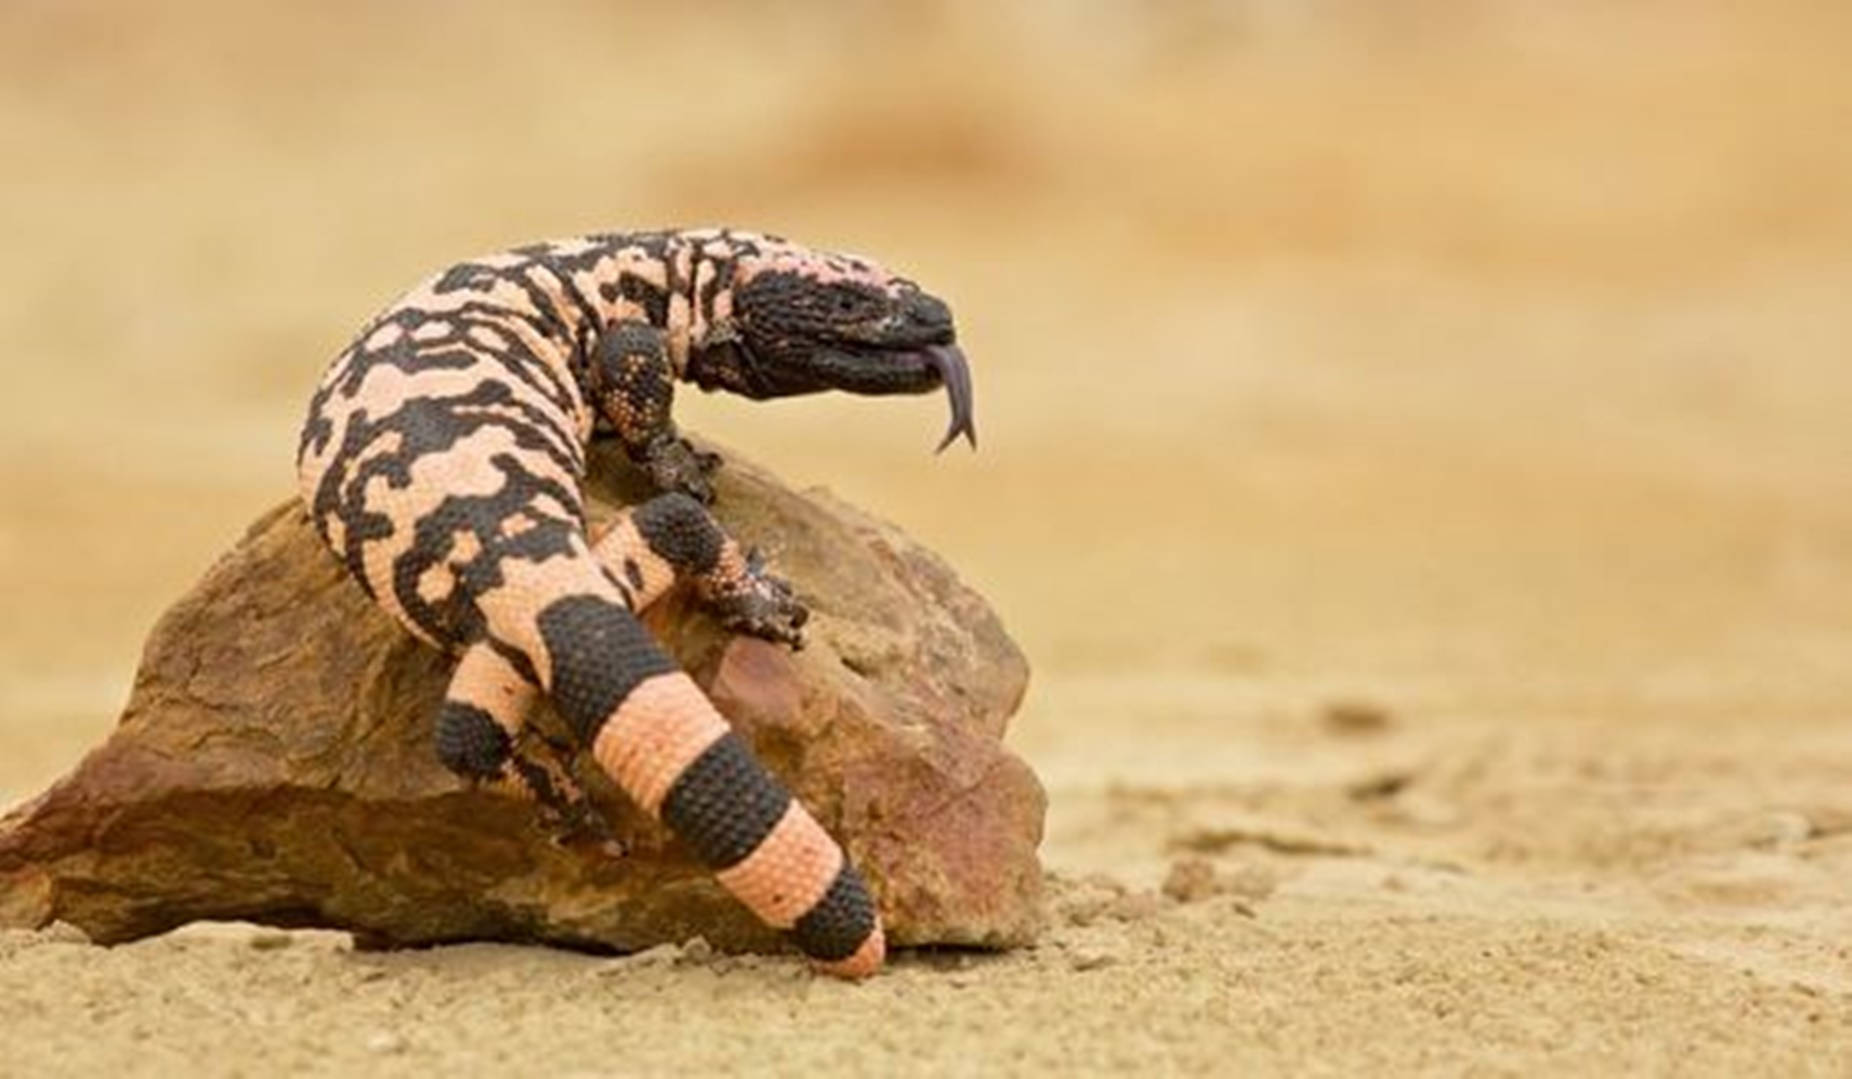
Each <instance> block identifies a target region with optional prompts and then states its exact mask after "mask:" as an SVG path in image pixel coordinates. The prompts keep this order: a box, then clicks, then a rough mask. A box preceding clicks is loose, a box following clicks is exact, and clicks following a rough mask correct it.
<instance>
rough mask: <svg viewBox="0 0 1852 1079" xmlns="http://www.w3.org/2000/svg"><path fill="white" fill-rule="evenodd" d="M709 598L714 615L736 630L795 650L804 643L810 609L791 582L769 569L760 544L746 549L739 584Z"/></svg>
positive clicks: (707, 598) (710, 595)
mask: <svg viewBox="0 0 1852 1079" xmlns="http://www.w3.org/2000/svg"><path fill="white" fill-rule="evenodd" d="M705 598H706V601H707V606H708V609H709V610H711V611H712V612H713V613H714V617H716V618H718V619H720V624H721V625H723V626H725V627H727V628H728V629H730V630H732V631H733V632H735V633H744V634H747V635H748V636H752V637H758V638H760V639H762V640H767V641H778V642H781V643H783V644H787V645H789V646H790V647H791V650H792V651H797V650H798V649H801V648H803V647H804V623H805V622H808V621H810V609H809V608H807V607H805V606H804V605H803V604H802V603H800V602H798V599H797V594H796V593H795V592H793V591H792V589H791V582H789V581H787V580H785V579H784V578H783V577H779V576H776V575H774V574H772V573H770V572H768V571H767V570H766V568H765V558H764V556H763V555H761V554H760V553H759V549H758V548H757V547H754V548H752V549H751V550H749V551H747V552H746V572H745V573H744V574H743V575H741V577H740V581H739V584H738V585H737V587H731V588H726V589H724V590H719V591H716V592H713V593H710V594H709V595H708V596H706V597H705Z"/></svg>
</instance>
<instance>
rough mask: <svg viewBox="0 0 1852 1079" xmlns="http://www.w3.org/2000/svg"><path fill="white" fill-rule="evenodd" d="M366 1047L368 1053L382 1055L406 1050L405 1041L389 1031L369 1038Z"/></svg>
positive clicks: (383, 1031)
mask: <svg viewBox="0 0 1852 1079" xmlns="http://www.w3.org/2000/svg"><path fill="white" fill-rule="evenodd" d="M366 1047H367V1052H369V1053H379V1054H381V1055H384V1054H387V1053H398V1052H403V1051H404V1049H405V1039H404V1038H402V1037H400V1036H399V1035H397V1034H394V1033H392V1032H391V1031H389V1030H382V1031H380V1032H379V1033H377V1034H373V1035H370V1036H369V1037H368V1038H367V1040H366Z"/></svg>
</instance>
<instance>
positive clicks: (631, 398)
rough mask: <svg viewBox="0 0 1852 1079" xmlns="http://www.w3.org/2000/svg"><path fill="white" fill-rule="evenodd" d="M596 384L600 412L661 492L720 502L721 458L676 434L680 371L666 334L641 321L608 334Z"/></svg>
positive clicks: (595, 357)
mask: <svg viewBox="0 0 1852 1079" xmlns="http://www.w3.org/2000/svg"><path fill="white" fill-rule="evenodd" d="M590 381H591V388H592V395H593V397H594V398H595V404H596V407H597V408H598V411H599V413H600V414H601V415H602V416H603V417H604V418H605V419H606V420H607V421H608V422H609V423H610V424H611V426H612V428H614V429H615V430H616V432H617V437H618V440H619V441H620V442H621V443H623V446H624V452H625V453H626V454H628V455H629V457H630V459H631V460H632V461H635V462H636V463H637V465H638V467H640V468H642V469H643V470H644V471H645V472H646V473H648V474H649V477H650V480H651V481H652V482H653V483H655V485H656V489H657V490H659V491H663V492H670V491H681V492H682V493H684V494H687V495H689V496H690V497H692V498H694V499H696V500H697V501H699V502H701V503H702V504H704V505H705V504H708V503H711V502H713V501H714V485H713V483H712V481H711V480H710V479H709V478H708V477H709V476H710V475H711V474H712V473H713V471H714V470H715V469H716V468H719V467H720V455H719V454H716V453H709V452H707V451H705V450H698V449H696V448H695V447H694V445H693V444H692V443H690V442H689V441H688V440H687V439H686V438H683V437H682V436H681V434H680V433H678V432H677V431H676V429H675V421H674V419H673V418H672V417H671V416H670V415H669V409H670V405H671V404H673V403H674V400H675V369H674V367H673V366H672V365H671V364H670V362H669V351H668V346H667V344H666V342H665V341H664V339H663V334H662V331H661V330H658V329H656V328H655V327H654V326H651V325H650V324H649V323H647V322H642V321H638V320H625V321H622V322H619V323H617V324H615V325H613V326H612V327H611V328H610V329H608V330H606V331H605V332H604V334H603V335H602V336H601V337H599V339H598V343H597V345H596V346H595V347H594V349H593V354H592V361H591V380H590Z"/></svg>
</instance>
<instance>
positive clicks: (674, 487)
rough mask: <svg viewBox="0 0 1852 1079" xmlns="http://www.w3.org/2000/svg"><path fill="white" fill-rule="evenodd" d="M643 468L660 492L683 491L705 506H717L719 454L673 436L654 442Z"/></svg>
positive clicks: (647, 453)
mask: <svg viewBox="0 0 1852 1079" xmlns="http://www.w3.org/2000/svg"><path fill="white" fill-rule="evenodd" d="M643 467H644V469H645V470H646V471H648V472H649V477H650V481H651V482H652V483H654V484H655V485H656V489H657V490H658V491H662V492H664V493H667V492H670V491H681V492H683V493H684V494H687V495H688V496H690V497H691V498H694V499H695V500H696V501H698V502H700V503H701V504H702V505H704V506H706V505H712V504H713V501H714V483H713V480H712V479H711V477H712V476H713V474H714V471H715V470H716V469H718V468H719V467H720V455H719V454H718V453H710V452H708V451H707V450H698V449H695V447H694V444H693V443H691V442H689V441H688V440H687V439H685V438H682V437H681V436H679V435H671V436H667V437H663V438H659V439H657V440H656V441H655V442H652V443H650V446H649V449H648V450H647V451H646V453H645V456H644V459H643Z"/></svg>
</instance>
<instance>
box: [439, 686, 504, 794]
mask: <svg viewBox="0 0 1852 1079" xmlns="http://www.w3.org/2000/svg"><path fill="white" fill-rule="evenodd" d="M509 751H510V746H509V743H508V732H507V731H505V730H503V729H502V726H501V724H499V723H497V722H495V717H494V716H491V715H489V713H487V712H485V711H483V710H482V709H480V708H478V707H476V706H475V705H473V704H466V703H464V702H463V701H450V700H447V701H445V702H444V704H443V707H442V708H440V709H438V713H437V759H438V760H440V761H442V762H443V764H444V767H446V768H448V769H450V770H451V771H452V772H455V773H456V774H457V775H460V776H462V777H464V778H465V779H489V778H491V777H493V776H495V775H496V774H497V773H499V772H500V771H501V768H502V764H503V763H504V762H506V761H507V760H508V755H509Z"/></svg>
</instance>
